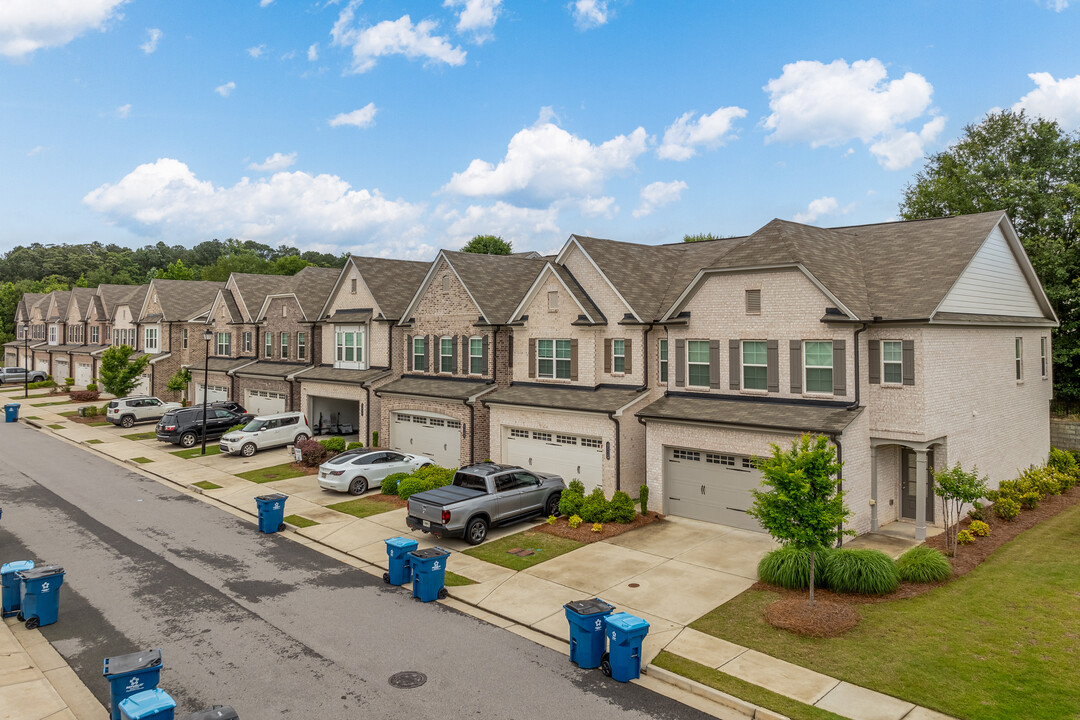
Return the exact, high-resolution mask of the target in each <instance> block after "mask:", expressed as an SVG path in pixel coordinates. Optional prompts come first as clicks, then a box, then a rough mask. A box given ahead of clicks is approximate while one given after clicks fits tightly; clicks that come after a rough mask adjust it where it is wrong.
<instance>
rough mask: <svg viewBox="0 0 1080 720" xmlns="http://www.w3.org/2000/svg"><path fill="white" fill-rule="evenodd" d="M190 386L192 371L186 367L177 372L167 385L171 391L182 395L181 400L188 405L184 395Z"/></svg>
mask: <svg viewBox="0 0 1080 720" xmlns="http://www.w3.org/2000/svg"><path fill="white" fill-rule="evenodd" d="M190 384H191V371H190V370H188V369H187V368H185V367H182V368H180V369H179V370H177V371H176V374H174V375H173V376H172V377H171V378H169V382H167V383H165V387H166V388H168V389H169V390H172V391H173V392H176V393H180V400H181V401H182V402H185V403H186V399H185V397H184V394H185V393H186V391H187V389H188V385H190Z"/></svg>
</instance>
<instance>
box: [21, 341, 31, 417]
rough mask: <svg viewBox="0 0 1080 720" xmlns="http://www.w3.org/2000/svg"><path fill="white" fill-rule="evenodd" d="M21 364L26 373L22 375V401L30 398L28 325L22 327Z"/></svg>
mask: <svg viewBox="0 0 1080 720" xmlns="http://www.w3.org/2000/svg"><path fill="white" fill-rule="evenodd" d="M22 339H23V362H24V363H25V364H26V367H24V368H23V370H25V371H26V372H25V373H24V374H23V399H26V398H28V397H30V323H26V325H25V326H24V327H23V336H22Z"/></svg>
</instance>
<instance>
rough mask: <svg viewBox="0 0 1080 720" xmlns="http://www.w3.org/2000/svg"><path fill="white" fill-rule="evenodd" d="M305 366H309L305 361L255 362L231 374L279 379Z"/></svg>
mask: <svg viewBox="0 0 1080 720" xmlns="http://www.w3.org/2000/svg"><path fill="white" fill-rule="evenodd" d="M307 367H311V366H310V365H308V364H307V363H284V362H257V363H252V364H251V365H247V366H245V367H242V368H239V369H237V370H236V372H234V373H233V374H234V375H250V376H253V377H266V378H278V379H281V378H284V377H286V376H288V375H292V374H293V373H296V372H300V371H301V370H303V369H304V368H307Z"/></svg>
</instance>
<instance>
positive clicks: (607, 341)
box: [604, 338, 611, 373]
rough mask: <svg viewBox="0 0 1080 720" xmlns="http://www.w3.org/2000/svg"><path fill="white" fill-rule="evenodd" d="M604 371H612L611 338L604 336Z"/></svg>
mask: <svg viewBox="0 0 1080 720" xmlns="http://www.w3.org/2000/svg"><path fill="white" fill-rule="evenodd" d="M604 372H606V373H610V372H611V338H604Z"/></svg>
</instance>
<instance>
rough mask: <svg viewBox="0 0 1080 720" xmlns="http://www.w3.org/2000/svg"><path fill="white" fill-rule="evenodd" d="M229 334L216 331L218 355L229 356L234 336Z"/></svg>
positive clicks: (216, 351)
mask: <svg viewBox="0 0 1080 720" xmlns="http://www.w3.org/2000/svg"><path fill="white" fill-rule="evenodd" d="M227 335H228V333H223V332H217V333H214V354H215V355H216V356H217V357H228V355H229V350H231V349H232V347H231V346H232V338H230V337H227Z"/></svg>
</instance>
